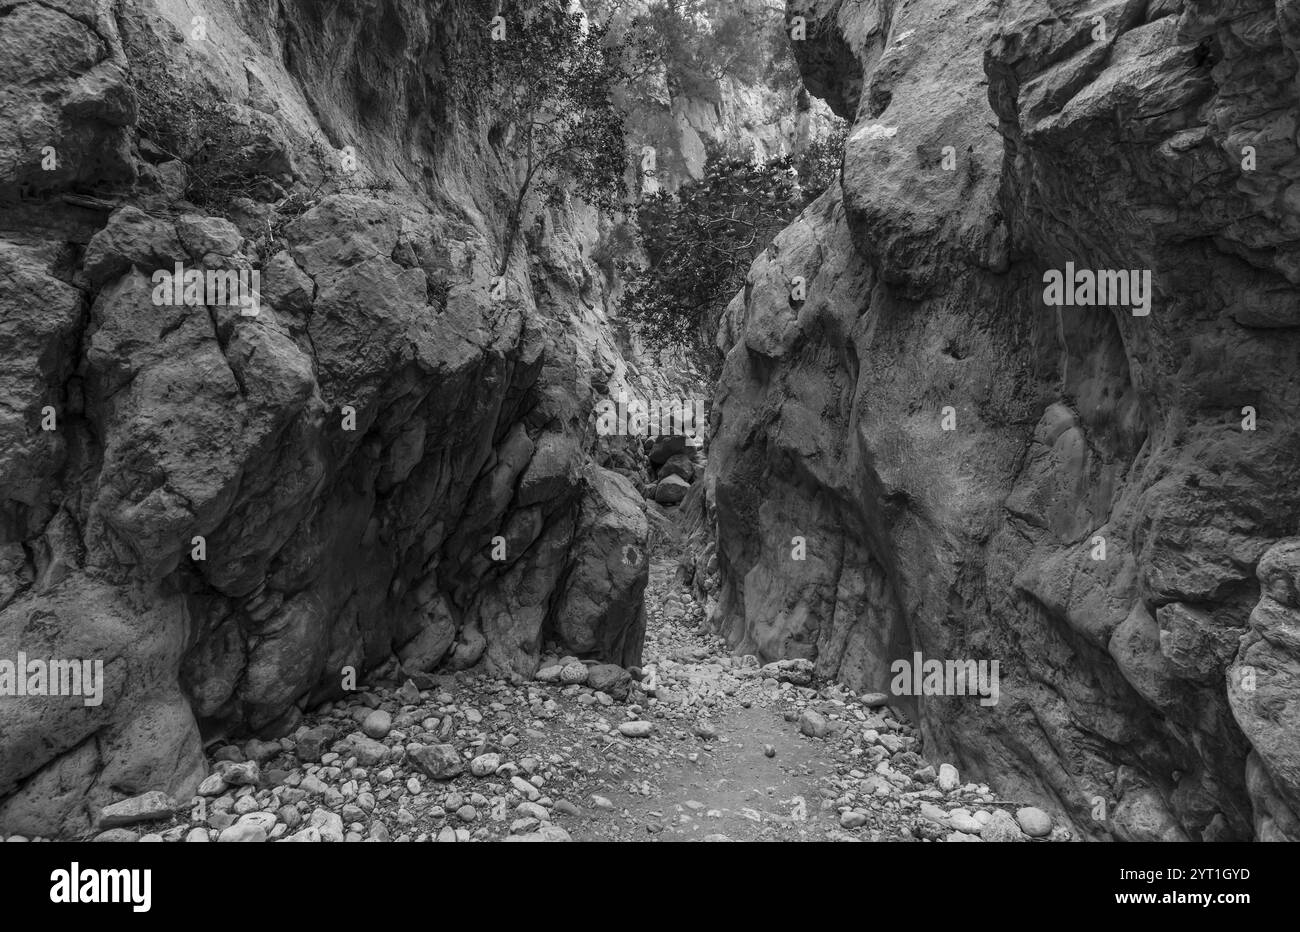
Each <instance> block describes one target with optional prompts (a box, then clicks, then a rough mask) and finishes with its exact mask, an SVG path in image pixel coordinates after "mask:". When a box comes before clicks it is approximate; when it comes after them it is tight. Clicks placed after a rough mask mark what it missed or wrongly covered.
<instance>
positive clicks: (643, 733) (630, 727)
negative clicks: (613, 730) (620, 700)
mask: <svg viewBox="0 0 1300 932" xmlns="http://www.w3.org/2000/svg"><path fill="white" fill-rule="evenodd" d="M654 727H655V726H654V724H653V723H651V722H624V723H623V724H621V725H619V726H618V732H619V734H621V735H625V736H626V737H628V738H648V737H649V736H650V732H652V731H654Z"/></svg>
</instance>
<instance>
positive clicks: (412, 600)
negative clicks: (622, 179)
mask: <svg viewBox="0 0 1300 932" xmlns="http://www.w3.org/2000/svg"><path fill="white" fill-rule="evenodd" d="M204 14H205V18H206V20H205V27H204V28H205V34H204V35H201V36H198V35H196V33H195V32H194V27H193V26H192V24H191V16H190V13H189V12H188V11H185V10H181V9H180V8H178V7H175V5H173V4H169V3H162V2H158V3H153V2H148V0H129V2H125V3H123V4H120V5H119V8H118V9H116V10H115V11H114V13H113V15H110V14H109V13H108V12H107V8H106V7H103V6H102V5H96V4H90V3H85V4H81V3H71V4H43V3H39V2H35V0H33V2H20V3H18V4H17V5H16V7H14V8H13V9H11V10H8V11H7V12H6V14H5V16H4V17H2V18H0V74H2V75H3V77H4V79H5V80H4V83H5V86H6V87H7V88H10V87H12V88H14V89H15V90H14V91H13V93H7V95H6V96H5V98H4V101H3V103H0V116H2V117H3V119H0V125H3V127H4V128H3V129H0V154H3V155H4V158H0V164H4V165H6V166H10V167H9V168H7V169H6V172H7V175H6V176H5V177H3V178H0V185H2V186H3V189H2V190H0V198H3V200H2V201H0V336H2V339H0V382H3V390H4V397H5V404H4V405H3V409H2V410H0V658H3V659H7V660H13V659H15V658H16V657H17V655H18V654H19V652H25V653H26V655H27V656H28V657H33V658H35V657H41V658H67V659H73V658H76V659H88V660H94V659H99V660H102V662H103V683H102V687H103V696H102V702H100V703H98V704H94V705H91V704H87V703H83V702H82V700H81V699H80V698H79V697H78V698H57V699H52V698H47V697H43V696H25V697H12V698H11V697H0V832H9V833H23V834H26V835H45V836H51V835H66V834H71V833H76V832H81V831H84V830H86V829H87V828H88V827H89V825H90V821H91V815H92V814H93V813H98V812H99V810H100V809H101V808H102V807H103V806H105V805H108V804H111V803H113V802H115V801H117V800H120V799H122V798H123V797H125V796H134V795H139V794H141V793H144V792H146V791H150V790H155V791H159V792H161V793H166V794H167V795H168V796H170V797H172V798H174V799H177V800H180V801H182V802H183V801H185V800H188V799H189V798H190V796H191V795H192V794H193V791H194V790H195V788H196V787H197V786H198V784H199V782H200V781H201V779H202V778H203V776H204V775H205V767H204V762H203V759H202V754H201V748H202V745H203V743H204V742H205V741H207V740H211V739H214V738H216V737H219V736H222V735H241V734H250V733H254V734H257V735H260V736H262V737H266V738H274V737H278V736H281V735H284V734H286V733H287V732H289V731H291V730H293V728H294V727H295V725H296V722H297V720H298V717H299V715H300V711H301V710H302V709H304V708H306V707H308V706H309V705H311V704H314V703H318V702H320V701H322V700H324V699H327V698H330V697H333V696H336V695H339V694H340V691H341V690H342V688H343V684H344V681H345V676H346V671H347V668H353V669H354V670H355V671H356V673H357V676H358V678H359V680H360V681H361V682H364V678H365V675H366V673H367V671H370V670H373V669H375V668H377V667H381V666H383V667H385V669H388V670H396V663H400V664H401V665H402V667H403V668H404V669H405V670H406V672H408V673H412V672H422V671H427V670H429V669H432V668H433V667H435V666H437V665H439V664H445V665H450V666H452V667H455V668H463V667H467V666H470V665H473V664H475V663H483V664H486V665H487V666H488V667H489V668H491V669H492V670H493V671H495V672H499V673H504V674H507V675H509V676H513V677H528V676H531V675H532V673H533V672H534V670H535V667H536V664H537V658H538V655H539V652H540V651H541V649H542V646H543V642H544V641H545V640H552V641H554V642H555V644H556V646H557V648H558V649H559V650H560V651H562V652H565V653H573V654H576V655H579V656H581V657H583V658H584V659H591V660H596V661H607V662H612V663H618V664H628V663H635V662H636V661H637V660H638V659H639V652H640V640H641V637H642V633H643V630H644V616H643V613H642V609H641V604H640V593H641V589H642V588H643V587H644V585H645V581H646V574H647V561H646V559H645V556H644V554H645V552H646V534H647V526H646V521H645V517H644V514H643V504H642V500H641V498H640V496H639V495H637V494H636V492H635V490H634V489H632V488H630V487H629V486H628V485H627V483H625V482H624V481H622V480H621V479H619V478H618V477H617V476H614V475H613V474H612V473H610V472H609V471H607V470H605V469H603V468H601V467H600V466H597V465H595V464H594V463H593V462H592V461H591V456H590V452H589V451H590V450H591V447H592V441H593V438H592V436H591V433H592V432H591V427H590V412H591V410H592V407H593V398H594V397H595V395H597V394H598V393H600V392H602V391H613V392H614V393H615V394H616V393H617V389H618V380H619V379H620V378H623V377H625V376H626V375H627V373H628V366H627V364H626V363H625V361H624V360H623V359H622V358H621V356H620V353H619V350H618V348H617V342H616V341H615V339H614V337H613V335H612V333H611V330H610V327H609V324H608V320H607V317H606V313H605V303H606V300H607V291H608V289H607V285H608V282H607V281H606V279H605V277H604V276H603V275H602V274H601V272H600V270H599V269H598V268H596V267H595V265H594V264H593V263H592V261H591V260H590V258H589V257H590V256H591V255H592V254H593V253H594V252H596V251H597V250H596V247H597V245H598V244H599V240H600V237H601V235H602V233H601V231H600V230H599V229H598V225H597V223H596V222H595V216H594V213H593V212H591V211H589V210H587V209H586V208H581V207H579V206H574V205H569V206H564V207H559V208H553V209H548V210H544V211H539V212H538V219H537V222H536V223H535V224H532V223H530V226H529V227H528V231H527V235H526V236H525V237H523V238H522V240H521V244H520V246H519V247H518V248H517V249H516V250H515V253H514V257H513V261H512V262H511V264H510V266H509V269H508V271H507V274H506V276H505V282H504V289H493V287H492V277H493V276H494V274H495V271H496V268H495V263H496V261H497V257H498V256H499V255H500V234H501V231H502V230H503V229H504V227H505V222H504V208H501V213H498V212H497V210H498V206H500V205H505V204H508V203H509V201H510V198H509V197H508V196H507V194H508V192H511V191H513V190H517V185H518V180H519V179H518V178H516V177H514V176H513V175H512V174H511V172H510V171H508V170H507V169H506V168H505V167H503V166H502V165H501V163H500V160H499V159H498V158H496V157H495V156H494V155H493V154H491V152H490V145H491V144H490V142H489V141H488V140H489V136H488V127H487V126H486V125H478V124H476V123H466V122H464V120H463V119H462V118H459V117H456V116H455V115H453V114H449V113H447V112H445V108H444V107H443V106H442V105H441V104H440V103H439V102H440V101H442V100H443V99H444V98H445V94H443V92H442V90H441V87H440V82H441V81H442V74H441V69H442V67H443V64H442V63H443V62H445V61H446V60H447V58H448V56H449V55H450V54H452V53H454V49H455V43H456V41H457V35H458V30H463V29H466V28H471V24H473V28H477V27H478V25H479V19H480V18H481V17H480V16H479V11H478V10H477V9H476V5H475V4H474V3H472V2H469V0H422V2H419V3H399V2H395V0H392V2H390V0H381V2H379V3H375V4H367V5H363V6H360V7H356V6H353V5H346V6H345V7H339V8H327V7H325V6H322V5H320V4H316V3H314V2H310V0H290V2H287V3H283V4H280V5H279V9H278V11H277V12H275V13H268V11H267V10H266V8H265V6H264V5H261V4H256V3H244V2H241V0H218V2H214V3H210V4H208V5H207V6H205V9H204ZM4 69H10V71H7V72H6V71H4ZM14 69H17V70H14ZM11 72H12V73H11ZM164 81H174V82H175V83H176V94H175V95H174V96H173V98H172V100H173V101H175V100H179V101H182V102H185V103H184V106H186V107H192V109H191V110H182V111H178V112H176V113H171V112H167V113H163V112H158V111H157V107H159V106H161V105H162V104H161V103H160V102H159V101H163V102H165V100H166V97H165V95H163V96H157V95H155V96H153V97H150V105H149V107H145V106H143V104H140V105H138V104H139V99H140V95H141V94H144V93H146V92H147V91H149V90H150V89H151V85H154V84H157V83H159V82H164ZM214 113H215V114H217V116H213V114H214ZM169 120H171V121H172V122H173V123H175V121H176V120H180V123H179V126H180V127H181V128H182V129H183V128H184V127H185V126H187V125H190V124H188V123H186V122H185V121H186V120H193V121H195V122H194V125H196V126H198V127H200V129H202V128H203V127H204V126H208V124H207V123H204V121H205V120H207V121H211V120H218V121H219V122H220V126H219V128H220V129H221V130H222V132H217V133H210V134H209V136H208V137H205V138H204V139H203V141H205V142H207V143H211V144H212V145H214V146H216V148H217V150H219V151H220V158H215V157H214V156H213V154H212V151H206V152H204V153H203V158H198V157H197V156H196V155H195V153H194V152H189V151H179V152H177V151H172V149H171V148H169V145H170V144H171V143H169V145H164V144H163V142H162V141H161V140H160V139H159V138H156V137H157V135H158V133H159V132H160V131H159V130H158V129H157V127H159V126H163V127H165V126H166V125H167V124H168V121H169ZM226 130H228V132H226ZM194 132H195V133H199V132H200V130H194ZM179 135H180V136H182V137H183V136H184V135H185V133H184V132H180V133H179ZM326 141H328V142H329V144H330V145H326V144H325V143H326ZM47 144H48V145H49V146H51V147H53V151H54V153H55V159H56V163H57V166H58V169H57V170H46V169H45V168H44V167H43V166H42V148H43V147H44V146H45V145H47ZM174 144H175V145H185V144H186V143H185V140H184V139H183V138H182V139H181V140H180V142H179V143H174ZM222 146H226V147H227V149H222V148H221V147H222ZM345 147H348V148H345ZM227 150H228V151H227ZM345 156H349V157H354V158H355V161H356V165H357V171H356V173H355V175H353V176H347V177H344V175H343V174H341V173H340V170H339V169H338V168H337V166H338V165H340V164H343V161H341V160H343V159H344V157H345ZM214 164H216V165H218V166H221V165H227V166H228V165H236V166H243V167H245V168H246V169H247V171H248V172H249V177H247V178H243V177H241V178H239V179H237V181H238V183H230V179H228V178H225V177H224V176H212V175H211V172H212V171H213V170H214V169H213V165H214ZM205 173H207V174H205ZM386 187H390V188H391V189H392V190H391V192H388V193H386V192H385V190H384V188H386ZM475 205H477V206H475ZM488 205H498V206H488ZM218 213H220V214H224V215H225V216H226V217H228V218H229V219H224V218H223V217H220V216H217V214H218ZM178 262H179V263H183V264H184V266H185V267H186V268H192V269H199V270H213V271H216V270H231V271H232V272H234V273H236V274H238V273H239V272H240V271H244V272H247V273H250V274H251V273H252V272H257V273H259V275H260V310H259V311H258V313H256V314H255V315H245V314H242V313H241V309H240V307H238V306H235V305H234V304H232V303H230V302H225V303H222V302H215V303H213V304H210V305H209V306H207V307H204V306H193V305H184V304H180V305H177V304H170V303H166V302H165V300H164V302H163V303H159V302H158V301H156V300H155V286H156V284H157V281H156V279H155V278H154V273H155V272H160V271H161V272H166V271H170V270H173V269H174V267H175V264H176V263H178ZM633 556H635V559H634V558H633ZM560 606H564V607H565V612H566V613H565V614H563V615H561V614H560V613H559V607H560ZM561 619H562V621H561ZM320 830H321V832H322V834H324V832H325V828H321V829H320Z"/></svg>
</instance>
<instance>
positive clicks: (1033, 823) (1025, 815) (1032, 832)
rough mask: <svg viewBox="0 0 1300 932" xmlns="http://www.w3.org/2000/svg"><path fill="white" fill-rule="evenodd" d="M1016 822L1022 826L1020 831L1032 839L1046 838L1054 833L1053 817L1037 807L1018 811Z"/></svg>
mask: <svg viewBox="0 0 1300 932" xmlns="http://www.w3.org/2000/svg"><path fill="white" fill-rule="evenodd" d="M1016 822H1018V823H1019V824H1020V830H1021V831H1022V832H1024V833H1025V834H1026V835H1028V836H1029V837H1030V838H1045V837H1047V835H1049V834H1051V831H1052V817H1051V816H1049V815H1048V814H1047V813H1046V812H1044V811H1043V810H1041V809H1039V808H1038V807H1037V806H1025V807H1024V808H1022V809H1017V810H1016Z"/></svg>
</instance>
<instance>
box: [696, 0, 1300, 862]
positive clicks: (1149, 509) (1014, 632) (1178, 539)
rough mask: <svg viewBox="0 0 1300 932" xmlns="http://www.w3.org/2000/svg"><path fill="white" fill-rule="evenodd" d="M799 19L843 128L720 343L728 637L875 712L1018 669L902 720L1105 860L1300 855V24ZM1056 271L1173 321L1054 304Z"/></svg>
mask: <svg viewBox="0 0 1300 932" xmlns="http://www.w3.org/2000/svg"><path fill="white" fill-rule="evenodd" d="M795 17H802V18H803V19H804V21H805V22H806V24H807V38H806V40H804V41H795V42H794V43H793V46H794V48H795V51H796V55H797V57H798V58H799V61H800V66H801V70H802V72H803V76H804V80H805V83H806V85H807V87H808V89H809V90H810V91H811V92H812V93H814V94H817V95H818V96H821V97H823V98H824V99H825V100H826V101H827V102H828V103H829V104H830V105H831V107H832V108H833V109H834V110H835V111H836V112H837V113H838V114H839V115H841V116H843V117H845V118H847V119H849V120H851V121H853V123H854V126H853V129H852V130H851V131H850V136H849V141H848V144H847V149H846V153H845V159H844V167H843V174H842V184H841V186H840V188H839V189H837V190H835V189H833V190H832V191H829V192H827V194H826V195H824V196H823V197H822V198H821V199H820V200H819V201H818V202H816V203H815V204H814V205H813V206H812V207H810V208H809V209H808V210H807V211H806V212H805V213H804V214H803V215H802V216H801V217H800V218H799V219H798V220H797V221H796V222H795V223H793V224H792V225H791V226H790V227H789V228H788V229H787V230H786V231H785V232H784V233H782V234H781V235H780V236H779V237H778V238H777V240H776V242H775V243H774V244H773V245H772V247H771V248H770V249H769V250H768V251H767V252H766V253H765V254H764V255H763V256H761V257H760V258H759V260H758V261H757V262H756V263H755V264H754V267H753V269H752V271H751V274H750V278H749V281H748V283H747V285H746V288H745V290H744V292H743V293H742V294H740V295H738V296H737V298H736V300H735V301H734V302H733V303H732V305H731V307H730V308H729V310H728V313H727V315H726V318H725V319H724V321H723V323H722V326H721V329H720V332H719V334H718V343H719V347H720V349H721V350H722V351H723V352H724V353H725V354H726V364H725V369H724V374H723V377H722V380H721V384H720V386H719V388H718V391H717V394H716V395H715V399H714V407H713V423H712V424H711V426H710V433H711V436H712V437H713V443H712V447H711V450H710V460H709V467H708V477H707V480H706V482H707V508H708V509H709V514H710V517H711V520H712V521H713V522H714V523H715V525H716V535H717V553H716V568H712V567H710V566H708V565H705V566H704V567H703V568H704V573H702V574H697V578H702V579H704V583H703V585H705V586H706V587H709V586H712V585H714V584H715V582H714V581H716V596H717V602H716V604H715V606H714V608H713V611H712V613H711V617H712V623H713V624H714V625H715V626H717V627H718V628H719V630H720V631H722V632H723V633H724V634H726V636H727V637H728V640H729V643H731V644H732V646H733V647H734V648H735V649H738V650H741V651H745V652H751V651H752V652H755V653H759V654H760V655H761V657H762V658H763V659H764V660H771V659H774V658H777V657H795V656H797V657H807V658H810V659H813V660H815V662H816V665H817V669H818V671H819V672H820V673H822V674H824V675H827V676H831V677H836V678H838V679H840V680H843V681H845V682H847V683H849V684H851V685H853V686H854V687H857V688H860V689H872V690H880V691H889V687H890V683H891V680H892V675H891V666H890V665H891V662H892V661H894V660H896V659H899V658H906V659H909V660H910V659H911V658H912V657H913V656H914V652H920V653H921V654H922V655H923V657H925V658H937V659H941V660H943V659H975V660H980V659H983V660H990V661H992V660H996V661H998V662H999V664H1000V697H999V701H998V702H997V704H996V705H983V704H981V703H980V702H979V701H978V699H977V698H975V697H970V696H953V695H925V696H922V697H920V698H919V699H915V700H900V701H903V702H907V701H912V702H914V711H915V712H916V713H917V714H918V716H919V719H920V723H921V727H922V729H923V733H924V736H925V739H926V742H927V745H928V746H929V748H931V749H932V755H933V756H934V757H935V758H945V759H951V760H953V761H954V762H955V763H956V764H957V765H958V766H959V767H960V768H961V770H962V772H963V773H967V772H969V773H971V774H972V775H973V776H974V777H978V778H979V779H982V780H986V781H987V782H988V783H990V784H991V785H993V786H994V787H995V788H997V790H998V791H999V792H1000V793H1001V794H1002V795H1003V796H1004V797H1006V798H1011V799H1024V800H1032V801H1036V802H1038V803H1041V804H1046V805H1048V806H1049V807H1051V808H1053V809H1055V810H1057V811H1060V812H1062V813H1064V814H1066V815H1067V816H1068V817H1069V818H1070V819H1071V820H1072V821H1073V822H1074V823H1075V824H1076V826H1078V827H1079V828H1080V830H1081V831H1083V832H1084V833H1085V834H1087V835H1090V836H1092V837H1097V838H1107V837H1109V838H1119V839H1132V840H1145V839H1194V840H1229V839H1250V838H1257V839H1263V840H1278V839H1290V840H1300V822H1297V813H1300V638H1298V637H1297V631H1300V627H1298V625H1300V596H1298V595H1297V593H1298V592H1300V556H1298V553H1300V550H1298V547H1300V545H1297V543H1296V541H1295V540H1294V537H1295V535H1296V534H1297V533H1298V532H1300V494H1298V492H1297V490H1298V489H1300V482H1298V480H1300V456H1298V455H1297V454H1298V453H1300V417H1298V415H1297V407H1296V404H1297V401H1298V400H1300V317H1298V316H1297V310H1296V309H1297V306H1300V262H1298V261H1297V257H1298V256H1300V252H1298V249H1300V246H1298V242H1300V199H1298V198H1297V196H1296V193H1297V190H1300V186H1298V185H1300V182H1297V177H1298V175H1300V158H1297V151H1296V115H1297V53H1298V52H1300V4H1297V3H1295V2H1291V0H1213V2H1211V0H1126V2H1119V0H1114V2H1110V0H1069V2H1065V3H1050V4H1049V3H1046V2H1042V0H1009V2H992V0H989V2H981V0H913V2H890V0H791V2H790V3H789V4H788V15H787V18H788V20H789V21H790V22H791V24H792V25H793V24H794V23H795ZM1067 263H1073V264H1074V267H1076V268H1078V269H1089V270H1138V271H1140V270H1147V271H1149V272H1150V276H1151V283H1152V291H1153V294H1152V300H1151V304H1150V312H1149V314H1147V315H1141V314H1140V313H1139V314H1135V313H1134V312H1133V311H1134V310H1135V309H1134V308H1130V307H1127V306H1109V307H1105V306H1102V307H1058V306H1047V305H1046V304H1045V300H1044V273H1045V272H1047V271H1048V270H1053V269H1056V270H1064V269H1065V268H1066V264H1067ZM796 277H803V278H804V279H806V282H807V296H806V300H803V301H800V300H797V299H796V298H795V297H793V296H792V291H791V283H792V281H793V280H794V279H795V278H796ZM1112 304H1114V302H1112ZM1252 419H1253V420H1252ZM1252 428H1253V429H1252ZM799 538H802V542H803V546H802V552H801V548H800V544H799V541H798V540H797V539H799ZM800 556H802V557H803V558H802V559H799V557H800ZM706 557H707V554H706ZM711 568H712V569H713V573H712V574H710V572H709V570H710V569H711Z"/></svg>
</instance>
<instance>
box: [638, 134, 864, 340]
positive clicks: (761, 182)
mask: <svg viewBox="0 0 1300 932" xmlns="http://www.w3.org/2000/svg"><path fill="white" fill-rule="evenodd" d="M844 136H845V128H841V129H840V130H839V131H837V132H836V133H835V134H834V135H833V136H832V137H831V138H829V139H827V140H821V141H818V142H815V143H813V144H812V145H810V146H809V147H808V148H807V149H806V150H805V151H804V152H803V153H802V154H801V155H800V157H799V158H797V159H796V158H792V157H790V156H783V157H781V158H776V159H770V160H768V161H763V162H759V161H754V160H752V159H748V158H735V157H727V156H723V155H714V156H713V157H711V158H710V159H709V160H708V162H707V163H706V165H705V171H704V177H703V178H702V179H701V180H700V181H699V182H696V183H694V184H687V185H683V186H682V187H681V188H680V189H679V190H678V191H677V192H676V193H675V194H667V193H661V194H656V195H653V196H650V197H647V198H646V199H645V200H644V201H643V202H642V204H641V206H640V207H639V209H638V211H637V215H636V219H637V225H638V228H639V231H640V235H641V242H642V246H643V248H644V250H645V253H646V258H647V262H646V264H645V265H644V266H643V267H640V268H636V267H629V268H626V269H625V274H626V276H627V285H626V288H625V290H624V294H623V301H622V314H623V316H624V317H626V318H627V319H629V320H630V321H631V322H632V323H633V324H634V325H635V326H636V328H637V329H638V330H639V332H640V333H641V334H642V336H643V337H644V338H645V339H646V340H647V341H648V342H649V343H650V344H652V345H654V346H658V347H676V348H679V349H683V350H685V351H687V352H691V353H692V354H698V348H699V347H700V346H701V345H704V344H705V343H706V342H707V337H708V333H707V332H704V331H706V330H707V329H708V328H710V327H712V326H713V325H715V324H716V323H717V320H718V318H719V316H720V315H721V313H722V311H723V310H724V309H725V308H726V306H727V304H728V302H729V301H730V300H731V298H732V296H734V295H735V294H736V292H738V291H739V290H740V289H741V288H742V287H743V285H744V281H745V276H746V275H747V274H748V272H749V267H750V264H751V263H752V262H753V261H754V258H755V257H756V256H757V255H758V254H759V252H761V251H762V250H763V249H766V248H767V246H768V245H769V244H770V243H771V241H772V239H773V237H775V235H776V234H777V233H778V232H780V231H781V230H782V229H784V228H785V227H786V226H787V225H788V224H789V223H790V221H791V220H793V219H794V218H795V217H796V216H798V214H799V213H800V212H801V211H802V210H803V209H804V207H806V206H807V205H808V204H810V203H811V202H812V201H813V200H815V199H816V198H817V197H818V196H819V195H821V194H822V192H824V191H825V190H826V189H827V188H828V187H829V186H830V185H831V184H833V183H834V182H835V180H836V178H837V177H838V173H839V169H840V160H841V159H842V157H843V147H844ZM702 361H707V360H702Z"/></svg>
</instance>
